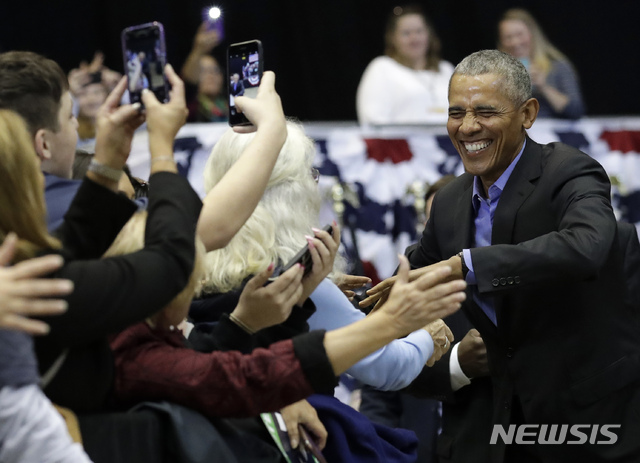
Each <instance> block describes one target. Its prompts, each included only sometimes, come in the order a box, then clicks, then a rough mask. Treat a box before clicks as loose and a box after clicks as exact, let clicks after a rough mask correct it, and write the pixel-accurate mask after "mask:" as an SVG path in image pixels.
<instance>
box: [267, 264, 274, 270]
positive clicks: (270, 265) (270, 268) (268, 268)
mask: <svg viewBox="0 0 640 463" xmlns="http://www.w3.org/2000/svg"><path fill="white" fill-rule="evenodd" d="M267 270H269V271H271V270H273V262H271V263H270V264H269V266H268V267H267Z"/></svg>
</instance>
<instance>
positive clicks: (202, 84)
mask: <svg viewBox="0 0 640 463" xmlns="http://www.w3.org/2000/svg"><path fill="white" fill-rule="evenodd" d="M219 43H220V40H219V37H218V32H217V31H215V30H207V28H206V24H204V23H203V24H201V25H200V27H199V28H198V32H197V33H196V36H195V38H194V39H193V46H192V48H191V51H190V52H189V55H188V56H187V59H186V60H185V62H184V65H183V66H182V70H181V71H180V74H181V76H182V78H183V79H184V83H185V86H186V87H185V89H186V93H187V107H188V108H189V117H188V119H187V121H188V122H226V121H227V120H228V117H229V116H228V111H229V106H228V103H227V100H226V98H225V95H224V76H223V72H222V69H221V68H220V65H219V64H218V61H217V60H216V59H215V58H214V57H213V56H211V55H210V52H211V51H212V50H213V49H214V48H215V47H216V46H217V45H218V44H219Z"/></svg>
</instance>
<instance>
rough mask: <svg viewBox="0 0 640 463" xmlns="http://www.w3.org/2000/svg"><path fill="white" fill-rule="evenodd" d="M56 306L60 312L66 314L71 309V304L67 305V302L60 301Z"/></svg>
mask: <svg viewBox="0 0 640 463" xmlns="http://www.w3.org/2000/svg"><path fill="white" fill-rule="evenodd" d="M56 305H57V306H58V310H59V311H60V312H66V311H67V309H68V308H69V304H68V303H67V301H59V302H58V304H56Z"/></svg>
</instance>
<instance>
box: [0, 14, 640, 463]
mask: <svg viewBox="0 0 640 463" xmlns="http://www.w3.org/2000/svg"><path fill="white" fill-rule="evenodd" d="M385 42H386V50H385V56H381V57H378V58H376V59H375V60H374V61H373V62H372V63H371V64H370V65H369V66H368V67H367V69H366V71H365V72H364V74H363V78H362V82H361V84H360V86H359V88H358V94H357V109H358V118H359V120H360V122H361V123H362V124H425V123H444V122H445V121H446V125H447V131H448V133H449V137H450V139H451V141H452V143H453V145H454V147H455V149H456V150H457V151H458V153H459V155H460V157H461V159H462V163H463V164H464V168H465V173H464V174H463V175H461V176H459V177H457V178H456V177H452V176H450V177H446V178H443V179H442V180H441V181H439V182H437V183H436V184H434V185H432V186H431V188H430V189H429V190H428V191H427V194H426V196H425V198H424V199H425V202H426V205H427V207H426V210H425V213H426V218H427V222H426V225H425V228H424V232H423V234H422V237H421V239H420V241H419V242H418V243H415V244H414V245H413V246H411V247H409V248H408V249H407V250H406V253H405V254H406V256H399V266H398V269H397V274H396V275H395V276H393V277H392V278H389V279H387V280H385V281H383V282H382V283H380V284H378V285H376V286H375V287H373V288H371V289H369V290H368V291H367V292H366V295H365V296H364V298H362V299H364V300H360V301H359V304H358V303H355V302H354V301H353V296H354V293H353V290H354V289H358V288H362V287H364V286H365V285H367V284H368V283H369V279H368V278H366V277H362V276H357V275H347V274H345V273H344V272H345V268H346V267H345V265H344V264H345V262H344V257H342V256H341V255H340V243H341V238H340V233H341V231H340V229H339V227H338V224H337V223H336V222H334V223H332V224H331V227H327V228H325V229H322V228H320V227H322V226H323V225H325V224H322V223H319V220H320V219H319V212H320V204H321V197H320V194H319V192H318V188H317V180H318V178H317V172H314V168H313V160H314V156H315V147H314V143H313V141H312V140H311V139H309V138H308V137H307V136H306V135H305V133H304V130H303V127H302V125H301V124H299V123H296V122H293V121H290V120H287V119H286V118H285V115H284V112H283V107H282V102H281V100H280V97H279V96H278V93H277V92H276V85H275V83H276V80H275V74H274V73H273V72H270V71H266V72H265V73H264V75H263V76H262V80H261V83H260V87H259V89H258V92H257V97H256V98H249V97H246V96H243V95H242V92H241V91H240V90H239V86H238V85H237V88H236V89H235V90H233V91H234V92H235V104H236V106H237V107H238V108H239V109H240V110H241V111H242V112H243V113H244V115H245V116H246V117H247V118H248V120H249V121H250V122H251V124H252V125H250V126H242V127H234V128H229V129H228V130H227V131H226V132H225V133H224V135H223V136H222V137H221V138H220V139H219V140H218V142H217V143H216V145H215V147H214V148H213V151H212V152H211V154H210V156H209V159H208V161H207V163H206V166H205V168H204V172H203V174H204V181H205V189H206V195H205V196H204V198H203V199H201V198H200V197H199V196H198V194H196V192H195V191H194V190H193V188H192V187H191V185H190V184H189V182H188V181H187V180H186V179H185V178H184V177H182V176H181V175H179V173H178V168H177V165H176V162H175V159H174V154H173V151H174V139H175V137H176V135H177V133H178V131H179V129H180V128H181V127H182V126H183V125H184V124H185V122H186V121H187V120H189V121H199V122H204V121H207V122H219V121H221V120H224V119H225V118H226V112H227V110H228V107H227V100H226V98H225V97H224V96H223V95H222V93H223V85H224V80H225V79H223V77H222V71H221V68H220V66H219V64H218V63H217V61H216V60H215V59H214V58H213V57H212V56H211V55H210V54H209V53H210V52H211V50H212V49H213V48H215V46H217V44H218V43H219V40H218V36H217V32H216V31H209V30H207V29H206V27H204V25H203V26H202V27H201V28H200V29H199V30H198V31H197V33H196V37H195V39H194V45H193V48H192V50H191V52H190V54H189V56H188V58H187V60H186V62H185V64H184V66H183V68H182V70H181V72H180V73H177V72H176V71H175V70H174V69H173V68H172V67H171V65H167V66H166V67H165V69H164V74H165V76H166V78H167V81H168V83H169V84H170V87H171V92H170V99H169V100H168V101H167V102H161V101H158V99H156V97H155V95H154V94H153V92H151V91H149V90H148V89H144V90H142V103H143V104H144V110H142V105H141V104H140V103H133V104H131V103H129V102H128V101H127V98H126V92H127V89H128V88H131V85H132V83H131V81H130V80H128V79H127V76H121V75H119V74H118V73H116V72H114V71H112V70H110V69H108V68H106V67H105V66H104V65H103V57H102V56H101V55H100V54H97V55H96V56H95V57H94V60H93V61H92V62H91V63H90V64H87V63H82V64H81V65H80V66H79V67H78V68H77V69H74V70H73V71H72V72H71V73H69V75H68V76H67V75H65V73H64V72H63V70H62V69H61V67H60V66H59V65H58V64H57V63H56V62H54V61H52V60H50V59H48V58H46V57H44V56H41V55H39V54H36V53H33V52H26V51H9V52H5V53H1V54H0V160H1V161H2V162H0V180H1V181H0V194H1V195H2V197H3V201H0V240H1V241H2V244H1V245H0V346H1V348H2V356H1V357H0V462H89V461H94V462H97V463H100V462H113V461H118V462H124V463H126V462H139V461H147V462H156V461H157V462H165V461H185V462H199V461H208V462H209V461H213V462H218V461H219V462H226V463H228V462H231V463H234V462H244V461H256V462H265V463H266V462H280V461H284V460H283V458H284V455H283V454H282V453H281V450H280V448H279V447H278V446H277V445H276V443H275V442H274V441H273V440H272V439H271V437H270V436H269V435H268V433H267V428H266V427H265V425H264V424H263V422H262V421H261V418H260V416H261V414H263V413H268V412H279V413H280V416H281V418H282V422H283V424H282V426H284V428H286V430H287V431H288V434H289V438H290V445H291V447H292V448H297V447H299V446H302V443H303V441H304V439H305V435H304V431H307V432H308V433H309V434H310V436H311V439H313V440H314V442H315V444H316V445H317V446H318V447H319V448H320V449H321V450H322V452H323V454H324V457H326V459H327V461H330V462H336V461H345V462H387V461H397V462H413V461H416V460H417V458H420V462H427V461H442V462H445V461H452V462H469V461H474V462H508V463H510V462H524V463H528V462H552V461H589V462H592V461H593V462H596V461H603V462H604V461H611V462H627V461H637V460H638V458H640V441H638V439H636V437H635V436H636V434H637V432H638V429H639V428H640V368H639V365H638V363H639V362H640V338H638V336H637V332H638V328H639V327H638V326H637V325H638V322H639V320H638V316H637V313H638V309H640V242H639V241H638V235H637V233H636V230H635V228H634V227H633V226H630V225H628V224H622V223H618V222H616V219H615V216H614V214H613V211H612V208H611V203H610V197H611V191H610V190H611V188H610V183H609V180H608V178H607V175H606V173H605V172H604V170H603V169H602V167H601V166H600V165H599V164H598V163H597V162H596V161H595V160H594V159H592V158H591V157H589V156H588V155H586V154H585V153H582V152H580V151H579V150H577V149H575V148H571V147H569V146H567V145H564V144H562V143H551V144H547V145H541V144H538V143H536V142H535V141H534V140H532V139H531V138H529V137H528V135H527V129H529V128H531V126H532V125H533V124H534V123H535V121H536V119H537V118H538V117H563V118H578V117H581V116H582V115H583V114H584V104H583V102H582V98H581V96H580V90H579V85H578V78H577V76H576V73H575V70H574V69H573V67H572V65H571V64H570V62H569V61H568V59H567V58H566V57H564V55H562V54H561V53H560V52H559V51H558V50H557V49H556V48H555V47H553V46H552V45H551V44H550V43H549V42H548V40H547V39H546V38H545V36H544V34H543V32H542V30H541V28H540V27H539V25H538V24H537V23H536V21H535V20H534V19H533V17H532V16H531V15H530V14H529V13H527V12H526V11H524V10H520V9H515V10H509V11H507V12H506V13H505V14H504V16H503V17H502V19H501V20H500V22H499V24H498V44H497V49H495V50H481V51H478V52H475V53H472V54H471V55H469V56H467V57H466V58H464V59H463V60H462V61H461V62H460V63H459V64H457V66H455V67H454V66H453V65H452V64H451V63H449V62H447V61H445V60H443V59H442V58H441V47H440V42H439V39H438V36H437V33H436V30H435V29H434V27H433V26H432V25H431V23H430V21H429V20H428V19H427V17H426V16H425V15H424V13H423V12H422V11H421V10H420V9H419V8H417V7H413V6H410V7H397V8H396V9H394V11H393V12H392V14H391V16H390V18H389V21H388V23H387V28H386V32H385ZM143 59H144V56H132V57H131V60H132V63H133V64H132V66H134V65H136V63H135V62H136V60H138V61H140V60H143ZM132 71H133V72H135V69H133V68H132ZM246 72H247V73H251V72H253V71H252V70H251V69H249V68H247V70H246ZM183 79H184V80H183ZM236 81H237V83H240V84H241V81H240V80H239V78H238V79H236ZM230 85H234V84H233V83H230ZM142 124H145V125H146V130H147V132H148V148H149V164H150V176H149V178H148V179H146V180H145V179H137V178H134V177H132V176H131V174H130V172H128V169H127V165H126V163H127V160H128V156H129V153H130V150H131V143H132V139H133V136H134V133H135V132H136V130H138V128H139V127H141V126H142ZM79 148H82V149H83V150H86V151H87V152H86V153H84V155H80V154H78V153H76V150H77V149H79ZM304 247H306V252H307V254H308V260H307V261H305V262H304V263H302V262H297V263H295V264H294V265H291V266H290V267H289V266H287V265H286V264H287V263H288V262H289V261H290V260H291V259H292V258H293V257H294V256H296V254H297V253H298V252H299V251H300V250H301V249H302V248H304ZM461 308H462V309H463V310H459V309H461ZM343 374H344V375H348V376H349V377H351V378H355V379H356V380H357V381H358V382H359V383H360V384H363V385H365V386H364V388H363V392H362V398H363V400H362V405H361V412H362V413H360V412H358V411H356V410H354V409H352V408H351V407H349V406H348V405H345V404H344V403H342V402H340V401H339V400H337V399H336V398H335V397H334V389H335V387H336V385H337V384H338V380H339V377H340V376H341V375H343ZM415 397H420V398H422V397H427V398H430V399H431V401H429V402H415V400H416V399H415ZM440 403H441V405H440ZM411 412H413V413H414V416H415V414H416V412H417V413H418V414H419V418H418V421H423V423H422V424H423V425H424V424H425V423H428V424H429V426H428V427H427V428H428V429H426V430H425V428H424V426H423V427H422V429H421V430H417V432H418V436H419V439H420V443H424V442H430V443H431V444H430V445H431V447H429V448H427V449H426V450H423V451H421V452H420V456H419V457H418V450H417V447H418V444H419V442H418V437H416V434H415V433H414V432H413V431H407V430H404V429H401V428H400V426H398V425H399V423H404V422H403V421H402V419H403V417H405V416H407V415H409V414H410V413H411ZM521 426H529V428H530V429H533V428H531V427H532V426H533V427H536V426H544V431H542V430H541V434H540V436H538V434H535V433H534V432H533V431H527V432H522V431H520V430H518V431H516V430H515V429H516V428H515V427H520V428H518V429H525V430H526V428H522V427H521ZM575 426H582V428H581V429H582V430H578V431H574V427H575ZM402 427H407V428H411V426H410V425H406V426H405V425H404V424H403V425H402ZM569 427H571V428H570V430H569ZM439 428H440V429H439ZM496 429H499V430H500V432H497V431H496ZM511 429H514V431H511ZM535 429H539V428H535ZM547 430H549V435H545V432H546V431H547ZM496 432H497V433H496ZM514 433H517V436H518V437H517V438H516V442H517V443H518V444H519V443H520V441H524V440H526V441H527V443H529V444H532V445H513V444H509V442H507V441H508V436H511V437H512V438H513V436H514V435H516V434H514ZM582 436H584V439H583V437H582ZM565 439H566V440H568V441H569V443H572V444H580V445H563V444H562V443H563V442H565ZM554 440H555V441H557V442H558V443H559V444H558V445H535V444H537V443H540V444H541V443H544V442H545V441H546V442H548V441H554ZM572 440H573V442H570V441H572ZM436 441H437V443H436ZM490 442H491V443H490ZM599 444H603V445H599Z"/></svg>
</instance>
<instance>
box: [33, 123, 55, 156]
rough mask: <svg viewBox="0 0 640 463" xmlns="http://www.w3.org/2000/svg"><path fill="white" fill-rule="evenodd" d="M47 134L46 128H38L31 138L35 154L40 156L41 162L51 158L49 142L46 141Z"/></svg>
mask: <svg viewBox="0 0 640 463" xmlns="http://www.w3.org/2000/svg"><path fill="white" fill-rule="evenodd" d="M47 134H48V133H47V129H38V131H37V132H36V135H35V137H34V140H33V141H34V146H35V149H36V154H37V155H38V157H39V158H40V161H41V162H44V161H48V160H50V159H51V150H50V149H49V143H48V142H47Z"/></svg>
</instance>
